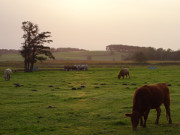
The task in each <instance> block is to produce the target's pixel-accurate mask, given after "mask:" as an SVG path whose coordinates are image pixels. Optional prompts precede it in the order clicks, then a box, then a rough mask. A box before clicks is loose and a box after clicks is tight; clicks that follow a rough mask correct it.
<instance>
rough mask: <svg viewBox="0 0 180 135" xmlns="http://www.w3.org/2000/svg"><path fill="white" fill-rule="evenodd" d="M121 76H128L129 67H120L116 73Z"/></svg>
mask: <svg viewBox="0 0 180 135" xmlns="http://www.w3.org/2000/svg"><path fill="white" fill-rule="evenodd" d="M121 76H122V77H123V79H124V76H126V78H127V76H129V78H130V75H129V69H128V68H123V69H121V71H120V72H119V74H118V78H119V79H121Z"/></svg>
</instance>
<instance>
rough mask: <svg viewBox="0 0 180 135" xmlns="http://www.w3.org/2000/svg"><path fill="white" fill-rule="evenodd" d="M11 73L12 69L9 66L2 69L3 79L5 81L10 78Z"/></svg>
mask: <svg viewBox="0 0 180 135" xmlns="http://www.w3.org/2000/svg"><path fill="white" fill-rule="evenodd" d="M11 73H12V70H11V69H10V68H7V69H5V70H4V79H5V80H6V81H8V80H10V76H11Z"/></svg>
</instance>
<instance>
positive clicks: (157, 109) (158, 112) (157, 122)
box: [155, 107, 161, 124]
mask: <svg viewBox="0 0 180 135" xmlns="http://www.w3.org/2000/svg"><path fill="white" fill-rule="evenodd" d="M156 111H157V118H156V121H155V124H159V117H160V115H161V108H160V107H158V108H156Z"/></svg>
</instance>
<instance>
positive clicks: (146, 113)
mask: <svg viewBox="0 0 180 135" xmlns="http://www.w3.org/2000/svg"><path fill="white" fill-rule="evenodd" d="M149 111H150V109H147V111H146V112H145V113H144V125H143V127H144V128H145V127H146V120H147V118H148V115H149Z"/></svg>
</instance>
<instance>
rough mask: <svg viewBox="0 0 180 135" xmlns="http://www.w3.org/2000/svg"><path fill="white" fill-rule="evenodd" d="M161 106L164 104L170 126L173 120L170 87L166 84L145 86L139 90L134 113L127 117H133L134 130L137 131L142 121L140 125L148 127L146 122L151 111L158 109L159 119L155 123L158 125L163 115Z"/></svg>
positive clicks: (135, 96) (134, 100)
mask: <svg viewBox="0 0 180 135" xmlns="http://www.w3.org/2000/svg"><path fill="white" fill-rule="evenodd" d="M161 104H164V106H165V109H166V117H167V119H168V120H169V124H171V123H172V120H171V115H170V95H169V88H168V86H167V85H166V84H165V83H158V84H152V85H144V86H142V87H140V88H137V89H136V91H135V93H134V99H133V108H132V113H131V114H125V115H126V116H129V117H131V123H132V128H133V129H136V128H137V125H138V123H139V120H140V121H141V123H140V125H141V126H143V127H146V120H147V117H148V114H149V111H150V109H156V111H157V118H156V121H155V123H156V124H158V123H159V117H160V113H161V109H160V106H161ZM143 116H144V123H143V118H142V117H143Z"/></svg>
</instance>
